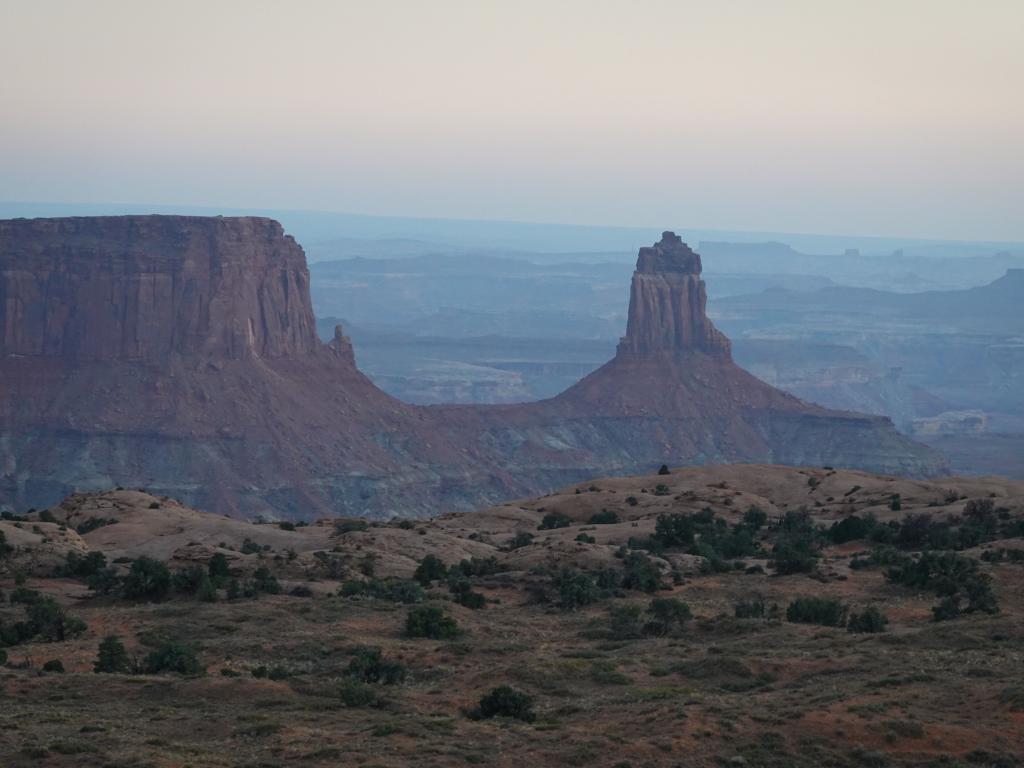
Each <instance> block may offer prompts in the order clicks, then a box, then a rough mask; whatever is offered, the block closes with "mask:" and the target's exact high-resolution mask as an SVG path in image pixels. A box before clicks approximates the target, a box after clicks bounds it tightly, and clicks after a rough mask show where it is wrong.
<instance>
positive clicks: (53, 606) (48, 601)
mask: <svg viewBox="0 0 1024 768" xmlns="http://www.w3.org/2000/svg"><path fill="white" fill-rule="evenodd" d="M25 612H26V613H27V614H28V622H27V623H28V625H29V627H30V628H31V629H32V636H33V637H38V638H39V639H41V640H42V641H44V642H51V643H60V642H63V641H65V640H68V639H70V638H73V637H77V636H78V635H80V634H82V633H83V632H85V629H86V626H85V622H84V621H82V620H81V619H79V618H78V617H76V616H72V615H70V614H69V613H67V612H66V611H65V610H64V609H63V608H62V607H61V606H60V605H59V604H58V603H57V602H56V601H55V600H53V599H52V598H49V597H46V598H43V599H42V600H40V601H38V602H35V603H32V604H31V605H27V606H25Z"/></svg>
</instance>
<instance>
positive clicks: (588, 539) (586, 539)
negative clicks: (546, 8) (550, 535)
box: [575, 533, 597, 544]
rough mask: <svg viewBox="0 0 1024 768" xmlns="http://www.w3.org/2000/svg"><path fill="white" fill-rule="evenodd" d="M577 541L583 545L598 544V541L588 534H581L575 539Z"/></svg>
mask: <svg viewBox="0 0 1024 768" xmlns="http://www.w3.org/2000/svg"><path fill="white" fill-rule="evenodd" d="M575 541H578V542H580V543H582V544H596V543H597V539H595V538H594V537H593V536H591V535H589V534H586V533H581V534H579V535H577V536H576V538H575Z"/></svg>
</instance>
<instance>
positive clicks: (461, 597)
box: [448, 574, 487, 610]
mask: <svg viewBox="0 0 1024 768" xmlns="http://www.w3.org/2000/svg"><path fill="white" fill-rule="evenodd" d="M448 589H449V590H450V591H451V593H452V595H454V597H455V602H457V603H458V604H459V605H462V606H465V607H466V608H472V609H473V610H477V609H479V608H483V607H484V605H485V604H486V603H487V599H486V598H485V597H484V596H483V595H481V594H480V593H479V592H474V591H473V584H472V583H471V582H470V581H469V579H467V578H466V577H465V576H463V575H462V574H458V575H457V576H455V577H454V578H450V579H449V581H448Z"/></svg>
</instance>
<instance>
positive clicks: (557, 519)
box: [537, 512, 572, 531]
mask: <svg viewBox="0 0 1024 768" xmlns="http://www.w3.org/2000/svg"><path fill="white" fill-rule="evenodd" d="M570 525H572V520H570V519H569V517H568V516H567V515H563V514H562V513H561V512H548V513H547V514H546V515H544V518H543V519H542V520H541V521H540V525H538V526H537V530H539V531H550V530H554V529H555V528H568V527H569V526H570Z"/></svg>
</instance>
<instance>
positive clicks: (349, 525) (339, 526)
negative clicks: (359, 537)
mask: <svg viewBox="0 0 1024 768" xmlns="http://www.w3.org/2000/svg"><path fill="white" fill-rule="evenodd" d="M369 527H370V525H369V523H367V522H366V521H365V520H359V519H352V518H338V519H337V520H335V521H334V533H335V535H342V534H346V533H355V532H357V531H365V530H366V529H367V528H369Z"/></svg>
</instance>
